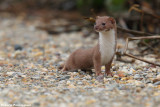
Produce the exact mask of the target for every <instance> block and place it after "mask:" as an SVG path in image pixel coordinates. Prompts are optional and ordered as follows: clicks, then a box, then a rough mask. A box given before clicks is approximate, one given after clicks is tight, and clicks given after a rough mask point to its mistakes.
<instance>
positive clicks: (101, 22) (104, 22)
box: [94, 16, 116, 32]
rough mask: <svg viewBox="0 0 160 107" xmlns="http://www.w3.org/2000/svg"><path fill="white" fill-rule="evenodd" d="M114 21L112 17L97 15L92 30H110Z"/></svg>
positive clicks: (113, 25)
mask: <svg viewBox="0 0 160 107" xmlns="http://www.w3.org/2000/svg"><path fill="white" fill-rule="evenodd" d="M115 23H116V22H115V20H114V18H112V17H108V16H102V17H100V16H97V17H96V21H95V25H94V30H95V31H97V32H107V31H110V30H111V29H114V27H115Z"/></svg>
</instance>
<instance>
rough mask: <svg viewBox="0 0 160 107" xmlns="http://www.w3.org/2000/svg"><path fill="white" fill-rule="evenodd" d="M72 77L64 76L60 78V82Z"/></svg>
mask: <svg viewBox="0 0 160 107" xmlns="http://www.w3.org/2000/svg"><path fill="white" fill-rule="evenodd" d="M70 77H71V76H70V75H66V76H63V77H61V78H60V80H66V79H69V78H70Z"/></svg>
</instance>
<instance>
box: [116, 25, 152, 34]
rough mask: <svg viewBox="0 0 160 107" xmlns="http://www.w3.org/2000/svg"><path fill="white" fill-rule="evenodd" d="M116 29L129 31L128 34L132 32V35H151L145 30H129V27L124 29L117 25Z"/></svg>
mask: <svg viewBox="0 0 160 107" xmlns="http://www.w3.org/2000/svg"><path fill="white" fill-rule="evenodd" d="M117 29H118V30H119V31H122V32H125V33H130V34H133V35H140V36H145V35H147V36H151V35H153V34H150V33H146V32H141V31H136V30H130V29H124V28H121V27H119V26H117Z"/></svg>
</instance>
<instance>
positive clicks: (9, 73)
mask: <svg viewBox="0 0 160 107" xmlns="http://www.w3.org/2000/svg"><path fill="white" fill-rule="evenodd" d="M14 73H15V72H7V75H8V76H11V75H13V74H14Z"/></svg>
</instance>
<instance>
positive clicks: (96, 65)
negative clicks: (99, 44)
mask: <svg viewBox="0 0 160 107" xmlns="http://www.w3.org/2000/svg"><path fill="white" fill-rule="evenodd" d="M93 62H94V69H95V72H96V76H97V77H96V79H97V80H98V81H99V82H103V81H104V76H103V74H102V73H101V58H99V56H97V57H95V59H94V61H93Z"/></svg>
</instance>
